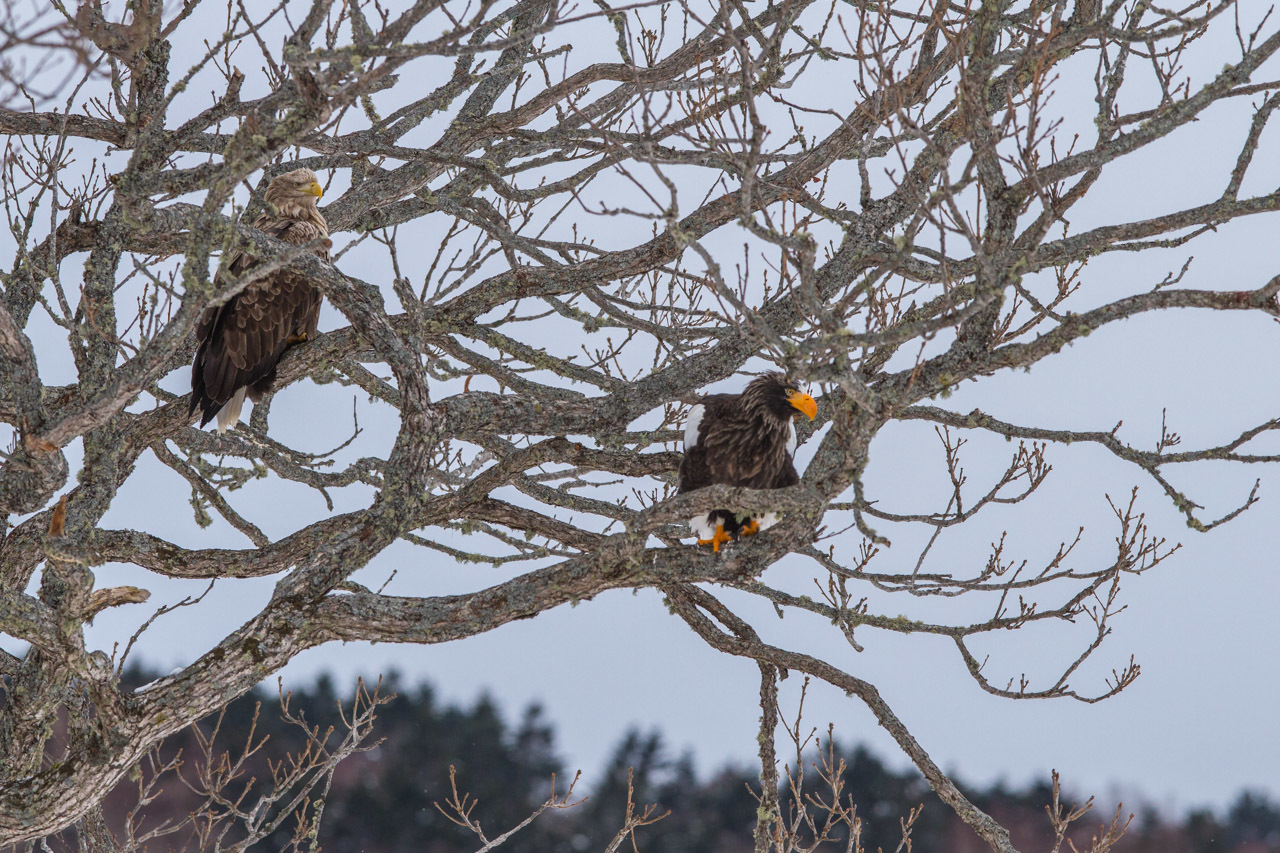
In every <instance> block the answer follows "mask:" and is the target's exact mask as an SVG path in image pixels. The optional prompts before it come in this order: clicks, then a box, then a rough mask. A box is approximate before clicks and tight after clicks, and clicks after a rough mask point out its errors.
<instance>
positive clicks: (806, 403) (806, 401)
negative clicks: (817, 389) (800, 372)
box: [787, 391, 818, 420]
mask: <svg viewBox="0 0 1280 853" xmlns="http://www.w3.org/2000/svg"><path fill="white" fill-rule="evenodd" d="M787 402H788V403H790V404H791V405H792V406H794V407H795V408H796V409H798V410H800V411H802V412H804V413H805V414H806V415H808V416H809V420H813V419H814V418H816V417H817V416H818V403H817V401H815V400H814V399H813V398H812V397H810V396H809V395H808V394H806V393H804V392H803V391H792V392H791V393H789V394H787Z"/></svg>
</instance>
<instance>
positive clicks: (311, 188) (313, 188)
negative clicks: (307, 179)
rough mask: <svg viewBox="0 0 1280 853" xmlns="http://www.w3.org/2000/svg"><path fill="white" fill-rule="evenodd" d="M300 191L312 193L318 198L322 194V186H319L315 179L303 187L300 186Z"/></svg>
mask: <svg viewBox="0 0 1280 853" xmlns="http://www.w3.org/2000/svg"><path fill="white" fill-rule="evenodd" d="M302 191H303V192H304V193H306V194H307V195H313V196H315V197H316V198H320V197H321V196H322V195H324V188H323V187H321V186H320V184H319V183H318V182H316V181H312V182H311V183H309V184H307V185H306V186H305V187H303V188H302Z"/></svg>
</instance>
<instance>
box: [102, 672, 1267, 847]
mask: <svg viewBox="0 0 1280 853" xmlns="http://www.w3.org/2000/svg"><path fill="white" fill-rule="evenodd" d="M154 677H155V676H154V675H153V674H147V673H142V672H136V671H135V672H132V673H129V674H127V677H126V683H128V684H132V685H135V686H136V685H141V684H143V683H145V682H147V681H149V680H151V679H152V678H154ZM382 692H383V694H388V693H394V694H396V697H395V698H394V699H392V700H391V701H390V702H388V703H387V704H385V705H383V706H382V707H381V708H379V709H378V719H377V722H376V725H375V727H374V735H373V737H372V738H371V739H370V740H369V741H368V743H369V744H372V743H374V742H376V741H378V740H381V744H380V745H379V746H377V747H376V748H374V749H371V750H369V751H366V752H361V753H358V754H355V755H352V756H351V757H350V758H348V759H347V760H346V761H345V762H343V763H342V764H341V765H339V767H338V770H337V772H336V773H335V774H334V776H333V779H332V787H331V789H330V791H329V794H328V798H327V803H326V805H325V807H324V812H323V820H322V822H321V829H320V833H319V837H318V842H319V845H320V848H321V849H323V850H325V851H329V853H454V851H457V853H463V851H468V853H470V851H474V850H477V849H478V848H480V847H481V846H482V845H481V844H480V843H479V842H478V840H477V837H476V836H475V835H473V834H471V833H470V832H468V831H467V830H464V829H462V828H461V827H459V826H457V825H456V824H454V823H452V822H450V821H449V820H448V819H446V817H445V816H444V815H443V814H442V813H441V811H439V810H438V809H437V808H436V806H435V803H437V802H438V803H440V804H441V805H444V804H445V801H446V800H447V798H448V797H449V794H450V786H449V774H450V766H451V765H452V766H453V767H454V768H455V772H456V779H457V785H458V789H459V791H460V792H462V791H465V792H468V793H469V794H470V795H471V796H472V797H473V798H474V799H475V800H476V801H477V802H478V805H476V806H475V810H474V811H473V812H472V817H473V818H475V819H477V820H479V822H480V823H481V824H482V826H483V828H484V830H485V832H486V834H487V835H488V837H489V838H490V839H492V838H494V837H495V836H498V835H501V834H502V833H503V832H505V831H507V830H508V829H510V828H512V827H514V826H516V825H517V824H519V823H520V822H521V821H522V820H524V819H525V818H526V817H528V815H529V814H530V813H531V812H532V811H533V810H534V809H536V808H537V806H538V805H540V804H541V803H542V802H544V801H545V800H546V798H547V796H548V793H549V786H550V780H551V777H552V774H555V776H556V780H557V789H558V790H559V791H560V792H563V790H564V789H565V787H566V786H567V783H568V781H569V780H570V778H571V774H566V768H565V766H564V764H563V763H562V762H561V761H560V760H559V758H557V755H556V741H555V728H554V725H553V723H552V722H551V721H550V720H548V719H546V717H545V716H544V714H543V711H542V709H541V708H540V707H539V706H537V705H532V706H530V707H529V708H527V709H526V710H525V711H524V713H523V715H522V716H521V717H520V719H519V720H517V721H515V722H511V721H507V720H504V719H503V717H502V715H501V714H500V713H499V711H498V708H497V707H496V706H495V704H494V703H493V702H492V701H491V700H490V699H488V698H481V699H479V700H478V701H477V702H475V703H474V704H473V705H471V706H470V707H458V706H456V705H450V704H444V703H441V702H440V701H439V700H438V699H437V698H436V696H435V694H434V692H433V690H432V689H431V688H430V687H429V686H421V685H413V686H410V685H406V684H403V683H400V682H399V679H398V678H396V677H395V676H392V677H391V678H389V679H386V680H384V682H383V685H382ZM340 699H341V700H342V702H343V704H345V705H347V706H348V707H349V703H350V697H349V696H348V695H343V696H342V697H339V695H338V693H337V692H336V691H335V689H334V685H333V683H332V681H331V680H330V679H328V678H321V679H319V680H318V681H317V682H316V683H315V684H314V685H313V686H311V687H308V688H305V689H301V690H299V689H294V690H293V692H292V697H291V701H290V706H289V707H290V710H291V711H292V712H293V714H294V715H295V716H296V715H297V714H298V713H299V712H302V713H303V714H304V715H305V717H306V719H307V721H308V722H309V723H312V724H316V725H319V726H320V727H321V730H323V729H324V728H327V727H328V726H330V725H336V726H338V727H339V728H341V720H340V718H339V716H338V704H339V700H340ZM257 703H261V707H260V708H259V709H258V713H257V722H256V734H255V740H260V739H261V738H262V737H263V736H268V737H269V740H267V742H266V743H265V744H264V745H263V746H262V748H261V749H260V750H259V751H258V752H257V753H255V754H253V755H252V756H251V757H250V758H249V759H248V760H247V761H246V762H245V765H244V769H245V773H244V774H243V777H242V779H243V780H244V781H248V779H249V777H253V779H254V780H255V781H254V786H253V787H252V788H251V789H250V796H249V797H246V799H245V800H244V801H243V802H245V803H248V802H252V797H255V796H256V795H257V794H258V793H259V792H260V791H261V790H262V788H263V786H264V785H265V784H266V783H267V782H268V781H269V780H270V778H271V766H270V765H269V764H268V762H276V761H280V760H281V759H282V758H283V757H284V756H285V754H286V753H292V754H297V753H298V752H299V751H301V749H302V746H303V743H304V740H305V738H304V737H303V735H302V733H301V730H300V729H299V728H298V727H297V726H296V725H290V724H287V723H285V722H284V721H282V719H281V714H280V710H281V709H280V703H279V699H278V697H277V696H276V695H274V694H273V693H268V692H267V691H266V690H263V689H260V690H259V691H258V692H257V693H255V694H254V695H251V696H246V697H242V698H241V699H239V700H237V701H235V702H234V703H232V704H231V706H230V707H229V708H228V709H227V711H226V714H225V716H224V717H223V719H222V721H221V725H220V728H219V729H218V733H217V738H216V740H215V742H214V748H213V753H214V754H215V755H217V754H220V753H221V752H223V751H225V750H230V751H231V759H232V760H233V761H234V760H235V759H236V758H237V757H238V756H237V750H239V749H241V748H242V747H243V745H244V744H245V742H246V739H247V738H248V737H249V730H250V725H251V724H252V723H253V721H254V718H255V706H256V705H257ZM216 722H217V720H216V718H211V719H209V720H206V721H204V722H202V723H201V724H200V730H201V732H202V733H203V736H204V737H205V738H207V737H208V736H209V734H210V733H211V732H212V731H213V727H214V725H215V723H216ZM338 739H339V736H338V735H337V734H335V736H334V738H333V741H334V742H335V743H336V741H337V740H338ZM179 749H181V750H182V760H183V766H182V767H181V768H180V771H179V772H181V774H182V776H183V777H184V778H185V779H187V780H188V782H189V781H190V780H191V779H192V778H194V773H195V770H196V768H197V766H198V764H199V762H200V761H201V760H202V758H201V756H202V751H201V747H200V737H199V736H198V735H197V734H196V733H195V732H193V731H191V730H187V731H184V732H182V733H181V734H180V735H178V736H176V737H174V738H171V739H170V740H169V741H168V742H167V743H166V744H165V746H164V747H163V748H162V750H161V752H160V758H161V759H162V760H170V759H172V758H173V757H174V756H176V755H177V752H178V750H179ZM836 750H837V752H838V754H839V755H841V756H842V757H843V758H844V760H845V761H846V763H847V769H846V772H845V777H844V778H845V782H846V785H847V787H846V789H845V790H846V793H847V794H848V795H851V796H852V798H853V801H854V802H855V803H856V805H857V813H858V816H859V817H860V818H861V820H862V836H861V840H862V844H863V846H864V847H865V848H866V850H868V851H876V850H877V849H878V848H879V849H883V850H885V851H893V850H895V848H897V847H898V844H899V841H900V840H901V835H902V832H901V829H900V823H899V821H900V818H901V817H903V816H905V815H907V814H908V813H909V812H910V811H911V810H912V809H913V808H915V807H918V806H921V805H923V810H922V811H921V813H920V815H919V817H918V819H917V820H916V822H915V824H914V827H913V831H912V834H911V841H912V849H914V850H916V851H925V853H933V852H934V851H945V853H970V851H973V853H978V851H982V850H985V849H986V848H985V845H984V844H983V843H982V842H981V841H980V840H979V839H978V837H977V836H976V835H974V834H973V833H972V832H971V831H970V830H969V829H968V828H967V827H966V826H965V825H964V824H962V823H961V822H960V821H959V820H958V819H957V818H955V817H954V816H953V815H952V814H951V812H950V810H949V809H947V808H946V807H945V806H944V805H943V804H942V803H941V802H939V801H938V800H937V798H936V797H935V796H934V795H933V794H932V792H931V791H930V790H929V788H928V786H927V785H926V784H925V781H924V779H923V778H922V777H921V776H919V775H918V774H916V773H914V772H897V771H894V770H892V769H889V768H888V767H886V766H885V764H883V763H882V762H881V761H880V760H879V759H878V758H876V756H874V755H872V754H871V753H870V752H868V751H867V750H866V749H864V748H863V747H861V746H855V745H848V744H838V743H837V745H836ZM780 755H781V756H782V757H783V760H785V752H781V751H780ZM148 767H149V764H148V763H147V762H144V763H143V766H142V767H141V768H140V769H139V771H138V772H136V773H134V774H133V775H132V780H126V781H125V782H123V783H122V784H121V785H120V786H119V788H117V789H116V791H115V792H114V793H113V794H112V796H111V797H110V798H109V800H108V808H107V820H108V824H109V825H110V827H111V828H112V829H113V830H115V831H117V832H118V831H119V829H120V827H122V826H123V822H124V820H125V816H126V815H127V814H128V812H129V811H130V809H132V808H133V807H134V806H135V805H136V804H137V799H138V790H139V780H142V779H145V778H146V774H147V773H148V772H149V771H148V769H147V768H148ZM628 768H630V769H631V771H632V777H633V783H634V791H635V800H636V802H637V804H649V803H653V804H656V805H657V807H658V812H657V813H661V812H663V811H669V814H668V815H667V816H666V817H665V818H663V819H662V820H660V821H658V822H656V823H654V824H652V825H649V826H645V827H642V828H640V829H638V830H636V833H635V841H636V845H637V848H638V849H639V850H640V851H641V853H668V852H669V853H740V851H741V852H742V853H745V851H750V850H751V849H752V829H753V827H754V825H755V816H756V807H757V803H756V801H755V800H754V799H753V798H752V796H751V794H750V793H749V791H748V787H749V786H750V787H756V788H758V780H757V772H758V771H755V770H753V769H752V767H751V766H750V765H749V764H747V763H743V764H742V765H741V766H735V767H729V768H726V769H723V770H721V771H720V772H718V773H716V774H714V775H712V776H710V777H708V778H701V777H700V776H699V775H698V774H697V773H695V771H694V762H693V759H692V756H690V755H689V754H687V753H686V754H684V755H679V756H677V755H672V754H671V753H670V752H669V751H668V750H667V749H666V748H665V746H664V743H663V739H662V736H661V734H660V733H658V732H648V733H643V732H639V731H634V730H633V731H629V732H626V733H624V734H622V735H621V737H620V739H619V741H618V745H617V747H616V748H615V750H614V751H613V755H612V757H611V758H610V759H609V761H608V763H607V764H606V766H604V767H601V768H596V769H595V771H594V772H591V773H585V774H584V775H583V781H581V782H580V783H579V785H578V788H577V789H576V790H575V792H574V794H575V796H574V799H575V800H578V799H582V797H583V796H585V797H586V799H585V801H584V802H581V803H580V804H579V805H577V806H575V807H573V808H567V809H563V810H555V811H548V812H546V813H544V814H543V815H541V816H540V817H539V818H538V819H537V820H535V821H533V822H532V823H531V824H530V825H529V826H528V827H526V828H525V829H523V830H521V831H520V832H519V833H517V834H516V835H514V836H512V837H511V838H510V840H508V841H507V842H506V843H504V844H503V845H502V846H501V847H500V848H498V849H499V850H502V851H509V853H535V851H536V853H559V851H564V853H579V851H600V850H603V849H604V848H605V847H606V845H607V844H608V842H609V841H610V839H612V838H613V836H614V835H615V834H616V833H617V831H618V829H619V827H620V826H621V825H622V822H623V814H624V812H625V809H626V802H627V774H628ZM277 769H278V768H277ZM170 775H172V774H170ZM812 775H813V774H812V771H810V778H812ZM783 778H784V784H785V775H784V777H783ZM194 787H195V788H199V786H198V785H196V786H194ZM806 787H807V786H806ZM965 793H966V794H967V795H968V796H969V797H970V798H971V799H972V800H973V801H974V802H975V804H977V805H978V806H979V807H981V808H982V809H984V810H986V811H987V812H989V813H991V814H992V815H993V816H994V817H996V818H997V819H998V820H1000V821H1001V822H1002V823H1004V825H1005V826H1008V827H1009V828H1010V830H1011V832H1012V834H1013V841H1014V843H1015V844H1016V845H1017V846H1018V848H1019V849H1021V850H1024V851H1049V850H1051V849H1052V848H1053V834H1052V831H1051V830H1050V826H1049V821H1048V819H1047V817H1046V813H1045V806H1046V805H1047V804H1048V803H1049V802H1050V798H1051V790H1050V786H1049V784H1048V782H1047V781H1046V782H1045V783H1043V784H1035V785H1031V786H1030V787H1027V788H1023V789H1010V788H1008V787H1006V786H1003V785H996V786H994V787H991V788H987V789H981V788H973V787H969V786H966V787H965ZM1074 793H1075V792H1064V794H1063V796H1062V800H1063V802H1064V804H1065V806H1066V807H1067V808H1070V807H1071V806H1072V805H1073V804H1074V803H1075V802H1077V800H1075V799H1073V795H1074ZM201 800H202V797H201V795H200V794H199V793H198V792H197V791H196V790H193V787H192V786H190V785H188V784H184V783H183V782H182V781H180V780H178V779H175V778H170V780H169V781H168V783H167V784H165V785H164V786H163V788H162V790H161V792H160V793H159V795H158V796H157V797H156V799H155V800H154V801H152V802H151V803H150V804H149V805H148V806H147V807H146V810H145V814H146V817H145V819H144V820H143V821H142V826H143V828H144V829H145V828H146V827H149V826H150V827H154V826H156V825H158V824H159V822H160V821H162V820H166V819H168V820H172V821H175V822H177V821H181V820H182V819H183V818H184V817H185V816H187V815H188V814H190V813H191V812H192V810H193V809H195V808H196V807H197V806H198V804H199V803H200V802H201ZM788 800H789V797H788V795H787V794H786V792H784V793H783V800H782V801H783V802H784V803H786V802H788ZM1110 808H1114V804H1113V805H1112V806H1111V807H1110ZM1129 811H1135V812H1136V816H1135V818H1134V819H1133V822H1132V823H1131V825H1130V827H1129V831H1128V833H1127V834H1126V835H1125V837H1124V838H1123V839H1122V840H1121V841H1120V843H1119V844H1118V845H1116V847H1115V848H1114V849H1115V850H1117V851H1151V853H1155V851H1160V853H1209V852H1210V851H1215V853H1217V851H1221V852H1222V853H1246V851H1247V853H1262V851H1280V804H1278V803H1276V802H1273V801H1271V800H1269V799H1268V798H1267V797H1266V796H1263V795H1259V794H1257V793H1250V792H1245V793H1242V794H1240V795H1239V797H1238V798H1237V799H1236V801H1235V803H1234V804H1233V805H1232V806H1231V807H1230V808H1229V809H1227V810H1226V812H1225V813H1223V814H1215V813H1213V812H1211V811H1208V810H1199V811H1193V812H1191V813H1189V814H1186V815H1179V816H1171V815H1162V814H1160V813H1158V812H1157V811H1156V810H1154V809H1152V808H1150V807H1145V806H1138V807H1137V808H1132V807H1130V806H1129V805H1128V804H1126V813H1127V812H1129ZM1111 817H1112V812H1109V811H1108V810H1107V807H1105V806H1100V807H1099V808H1096V809H1095V810H1094V811H1093V812H1090V813H1089V814H1088V815H1087V816H1086V817H1084V818H1083V819H1081V820H1080V821H1078V822H1077V823H1076V824H1074V827H1075V830H1076V831H1075V833H1074V834H1073V835H1072V836H1071V839H1072V840H1073V841H1074V842H1075V844H1076V846H1077V847H1079V848H1080V849H1082V850H1087V849H1088V847H1089V840H1090V836H1091V835H1093V834H1095V833H1097V832H1098V830H1099V824H1101V823H1103V822H1107V823H1109V822H1110V819H1111ZM286 823H287V822H286ZM291 830H292V826H291V825H287V826H282V828H281V829H280V830H279V831H278V832H277V833H276V834H275V835H273V836H271V837H270V838H269V839H268V841H267V842H266V843H265V844H259V845H257V846H256V847H255V848H254V849H255V850H273V851H274V850H283V849H286V848H287V847H288V844H289V841H290V838H291V834H292V833H291ZM232 835H234V833H232ZM227 840H231V839H230V837H229V838H228V839H227ZM196 846H197V845H196V842H195V841H194V840H193V839H192V838H191V837H190V834H189V833H187V834H183V833H177V834H173V835H169V836H165V837H163V838H159V839H156V840H155V841H154V842H152V843H151V844H150V845H148V848H149V849H153V850H157V851H159V850H187V849H189V850H194V849H196ZM621 849H622V850H630V849H631V846H630V842H626V843H624V844H623V845H622V847H621ZM832 849H836V848H834V847H833V848H832ZM840 849H843V847H840ZM1062 849H1063V850H1067V849H1069V847H1068V846H1067V845H1065V844H1064V845H1063V848H1062Z"/></svg>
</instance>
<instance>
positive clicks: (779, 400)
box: [742, 373, 818, 423]
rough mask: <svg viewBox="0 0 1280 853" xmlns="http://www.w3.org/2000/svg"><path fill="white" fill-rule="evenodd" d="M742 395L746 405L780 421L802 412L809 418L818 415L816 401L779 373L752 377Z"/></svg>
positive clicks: (788, 419)
mask: <svg viewBox="0 0 1280 853" xmlns="http://www.w3.org/2000/svg"><path fill="white" fill-rule="evenodd" d="M742 397H743V402H744V403H745V404H746V405H748V406H750V407H752V408H756V409H758V410H760V411H761V412H762V413H764V414H767V415H768V416H770V417H772V418H774V419H775V420H777V421H780V422H782V423H787V422H789V421H791V420H792V419H793V418H798V417H800V415H802V414H803V415H808V417H809V420H813V419H814V418H815V417H817V416H818V404H817V402H816V401H814V399H813V398H812V397H810V396H809V395H808V394H806V393H805V392H803V391H801V390H800V388H799V387H797V386H796V384H795V383H794V382H788V381H787V378H786V377H785V376H783V375H782V374H781V373H766V374H764V375H763V376H760V377H757V378H756V379H753V380H752V381H751V384H749V385H748V386H747V390H746V391H744V392H743V394H742Z"/></svg>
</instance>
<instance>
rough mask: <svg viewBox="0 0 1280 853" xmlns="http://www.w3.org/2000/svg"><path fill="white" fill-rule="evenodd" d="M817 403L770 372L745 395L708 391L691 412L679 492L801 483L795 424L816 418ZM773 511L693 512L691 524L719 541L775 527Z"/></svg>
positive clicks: (703, 538)
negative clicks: (759, 514) (746, 514)
mask: <svg viewBox="0 0 1280 853" xmlns="http://www.w3.org/2000/svg"><path fill="white" fill-rule="evenodd" d="M817 411H818V410H817V404H816V403H815V402H814V400H813V398H812V397H810V396H809V395H808V394H805V393H804V392H802V391H800V390H799V389H798V388H796V387H795V386H794V385H792V384H790V383H788V382H787V381H786V379H785V378H784V377H783V376H782V374H780V373H766V374H765V375H764V376H761V377H759V378H757V379H755V380H753V381H752V382H751V383H750V384H749V385H747V387H746V390H744V391H743V392H742V393H741V394H710V395H708V396H706V397H703V398H702V400H701V401H700V402H699V403H698V404H697V405H695V406H694V407H693V408H692V409H691V410H690V411H689V420H688V421H687V422H686V425H685V432H684V459H683V460H682V461H681V463H680V492H681V493H684V492H692V491H694V490H696V489H701V488H704V487H706V486H710V485H713V484H717V483H720V484H724V485H727V486H741V487H745V488H748V489H784V488H786V487H787V486H794V485H795V484H796V483H798V482H800V477H799V475H798V474H797V473H796V466H795V464H794V463H793V462H792V456H793V455H794V454H795V448H796V432H795V425H794V423H793V421H794V419H795V418H798V417H799V416H800V415H801V414H805V415H808V416H809V418H810V419H812V418H813V417H814V416H815V415H816V414H817ZM775 521H776V518H774V517H773V514H772V513H768V514H766V515H765V516H763V517H761V518H758V519H757V518H751V517H740V516H738V515H737V514H736V513H734V512H732V511H731V510H727V509H717V510H712V511H711V512H709V513H707V514H706V515H700V516H695V517H694V518H692V519H690V520H689V526H690V527H691V528H692V529H693V531H694V533H696V534H697V535H698V541H699V543H700V544H704V545H707V544H709V545H711V546H712V547H713V548H714V549H715V550H716V551H719V550H720V545H721V544H722V543H724V542H727V541H729V540H731V539H736V538H737V537H738V536H739V535H743V534H745V535H750V534H752V533H755V532H757V531H758V530H763V529H765V528H767V527H769V526H771V525H772V524H773V523H774V522H775Z"/></svg>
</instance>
